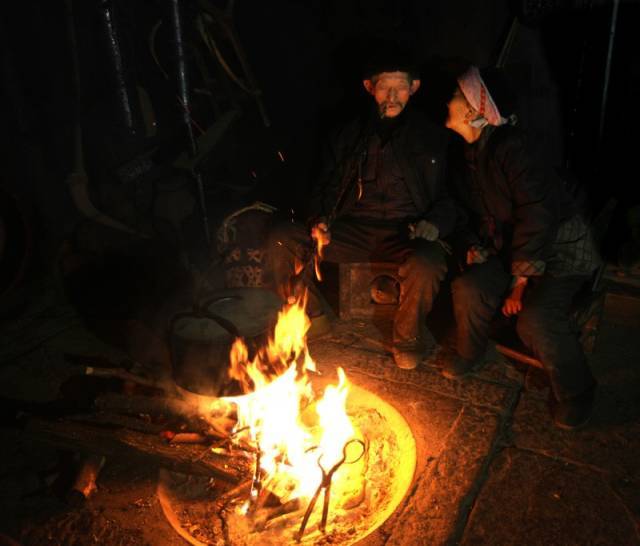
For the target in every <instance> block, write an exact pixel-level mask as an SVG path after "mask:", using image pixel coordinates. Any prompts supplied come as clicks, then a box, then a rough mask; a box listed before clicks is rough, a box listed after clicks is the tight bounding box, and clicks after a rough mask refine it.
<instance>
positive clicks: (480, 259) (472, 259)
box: [467, 245, 489, 265]
mask: <svg viewBox="0 0 640 546" xmlns="http://www.w3.org/2000/svg"><path fill="white" fill-rule="evenodd" d="M488 258H489V251H488V250H487V249H486V248H484V247H483V246H479V245H473V246H471V247H469V250H467V265H471V264H483V263H484V262H486V261H487V259H488Z"/></svg>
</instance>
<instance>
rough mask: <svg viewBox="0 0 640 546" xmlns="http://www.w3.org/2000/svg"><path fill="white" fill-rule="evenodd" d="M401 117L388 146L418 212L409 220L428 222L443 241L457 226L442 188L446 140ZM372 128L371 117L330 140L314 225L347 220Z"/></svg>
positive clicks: (430, 127) (422, 121) (425, 123)
mask: <svg viewBox="0 0 640 546" xmlns="http://www.w3.org/2000/svg"><path fill="white" fill-rule="evenodd" d="M401 115H402V116H403V119H402V120H401V122H400V123H398V126H397V128H396V129H395V130H394V131H393V132H392V133H391V139H390V145H391V146H393V153H394V158H395V159H396V161H397V162H398V164H399V166H400V170H401V172H402V176H403V178H404V182H405V184H406V185H407V190H408V192H409V194H410V195H411V197H412V200H413V202H414V205H415V207H416V210H417V211H418V216H417V217H416V218H412V219H411V220H419V219H424V220H427V221H429V222H431V223H432V224H434V225H435V226H436V227H437V228H438V230H439V231H440V237H446V236H447V235H448V234H449V233H451V231H452V230H453V228H454V226H455V206H454V203H453V200H452V199H451V198H450V197H449V195H448V193H447V191H446V189H445V187H444V184H445V172H444V167H445V151H446V145H447V134H446V132H445V131H444V130H442V129H441V128H439V127H438V126H436V125H434V124H433V123H431V122H430V121H429V120H428V119H427V118H426V117H425V116H424V115H422V114H421V113H420V112H418V111H416V110H409V109H407V110H406V111H405V112H403V113H402V114H401ZM375 123H376V120H375V117H370V118H368V119H366V118H365V119H359V120H355V121H353V122H351V123H349V124H347V125H346V126H344V127H342V128H341V129H339V130H338V131H337V132H336V133H335V134H334V135H333V137H332V138H331V139H330V142H329V145H328V149H327V150H326V152H325V158H324V162H323V170H322V172H321V175H320V177H319V179H318V181H317V183H316V185H315V187H314V192H313V195H312V202H311V218H312V219H317V218H319V217H324V218H328V217H330V216H335V217H342V216H348V214H349V211H350V210H351V208H352V207H353V205H354V203H355V202H356V200H357V198H358V196H357V194H358V189H357V185H356V183H355V181H356V179H357V177H358V169H359V167H360V168H362V166H363V162H364V160H365V159H366V150H367V140H368V137H369V136H370V135H371V134H372V132H373V131H374V130H375ZM345 187H346V191H343V188H345ZM341 197H342V198H341ZM338 200H340V203H338Z"/></svg>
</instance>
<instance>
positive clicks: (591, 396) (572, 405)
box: [551, 384, 596, 430]
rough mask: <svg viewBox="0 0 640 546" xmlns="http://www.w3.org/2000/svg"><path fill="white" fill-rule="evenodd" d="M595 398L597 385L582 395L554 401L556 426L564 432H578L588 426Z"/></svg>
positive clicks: (553, 413)
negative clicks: (577, 430)
mask: <svg viewBox="0 0 640 546" xmlns="http://www.w3.org/2000/svg"><path fill="white" fill-rule="evenodd" d="M595 396H596V385H595V384H594V385H592V386H591V387H589V388H588V389H587V390H586V391H584V392H583V393H582V394H579V395H577V396H574V397H572V398H569V399H567V400H561V401H556V400H554V401H553V403H552V405H551V416H552V417H553V422H554V424H555V425H556V426H557V427H558V428H561V429H564V430H576V429H578V428H580V427H583V426H584V425H586V424H587V423H588V422H589V419H591V415H592V414H593V402H594V400H595Z"/></svg>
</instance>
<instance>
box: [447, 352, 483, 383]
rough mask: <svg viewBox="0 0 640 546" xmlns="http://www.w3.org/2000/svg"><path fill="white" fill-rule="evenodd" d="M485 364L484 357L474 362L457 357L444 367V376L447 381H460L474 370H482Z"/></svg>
mask: <svg viewBox="0 0 640 546" xmlns="http://www.w3.org/2000/svg"><path fill="white" fill-rule="evenodd" d="M483 364H484V355H483V356H482V357H479V358H475V359H473V360H470V359H468V358H463V357H461V356H460V355H456V356H455V357H454V358H451V359H448V360H446V361H445V364H444V366H443V367H442V375H443V376H444V377H446V378H447V379H458V378H460V377H464V376H465V375H468V374H470V373H471V372H472V371H474V370H478V369H480V368H481V367H482V365H483Z"/></svg>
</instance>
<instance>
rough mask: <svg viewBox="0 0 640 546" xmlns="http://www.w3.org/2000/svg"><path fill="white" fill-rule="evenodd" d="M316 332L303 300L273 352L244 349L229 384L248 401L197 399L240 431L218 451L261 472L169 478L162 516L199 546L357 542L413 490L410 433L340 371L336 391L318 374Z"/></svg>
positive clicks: (283, 322) (161, 491)
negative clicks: (312, 340) (312, 342)
mask: <svg viewBox="0 0 640 546" xmlns="http://www.w3.org/2000/svg"><path fill="white" fill-rule="evenodd" d="M308 327H309V320H308V318H307V316H306V314H305V313H304V303H303V302H300V303H296V304H294V305H288V306H286V308H285V309H284V310H283V311H282V312H281V313H280V317H279V320H278V323H277V325H276V327H275V331H274V335H273V337H272V339H271V340H270V341H269V344H268V347H265V348H260V349H258V350H257V351H250V350H249V349H248V348H247V346H246V345H245V344H244V342H243V341H242V340H237V341H236V343H234V346H233V348H232V351H231V366H230V370H229V375H230V376H231V377H232V378H234V379H235V380H236V381H238V383H239V384H241V385H242V386H243V390H244V394H243V395H239V396H234V397H224V398H210V397H206V396H201V397H199V405H200V412H201V414H202V415H203V416H204V417H205V418H206V419H208V420H210V421H211V422H212V423H213V424H215V426H216V427H217V428H218V429H220V428H221V427H224V426H227V427H230V428H227V432H228V441H227V442H226V443H221V444H220V445H217V446H213V447H212V448H210V449H211V451H212V452H214V453H224V454H225V455H234V454H235V456H237V457H241V458H245V459H248V460H249V461H251V467H252V468H253V473H252V476H250V477H249V476H248V477H247V479H246V480H245V481H244V482H243V483H241V484H240V485H238V486H235V487H233V486H231V485H228V484H223V483H217V482H215V481H213V480H207V479H206V478H194V477H188V476H185V475H179V474H175V473H173V474H171V473H169V472H167V471H163V472H161V475H160V480H159V486H158V496H159V498H160V501H161V504H162V507H163V511H164V513H165V515H166V517H167V519H168V520H169V522H170V523H171V524H172V526H173V527H174V528H175V529H176V531H177V532H178V533H180V534H181V535H182V536H183V537H184V538H185V539H187V540H188V541H189V542H191V543H192V544H228V545H238V546H239V545H247V546H248V545H260V546H264V545H269V544H278V545H281V544H283V543H284V544H295V543H301V544H354V543H356V542H358V541H360V540H362V539H363V538H364V537H366V536H367V535H369V534H370V533H371V532H373V531H374V530H375V529H376V528H377V527H379V526H380V525H381V524H382V523H383V522H384V521H385V520H386V519H387V518H388V517H389V516H390V515H391V514H392V513H393V511H394V510H395V509H396V507H397V506H398V505H399V504H400V502H401V501H402V499H403V497H404V495H405V493H406V491H407V490H408V488H409V487H410V485H411V482H412V480H413V474H414V470H415V466H416V445H415V440H414V438H413V435H412V433H411V430H410V428H409V426H408V424H407V423H406V421H405V420H404V418H403V417H402V416H401V415H400V414H399V413H398V412H397V411H396V410H395V409H394V408H393V407H392V406H391V405H389V404H387V403H386V402H385V401H384V400H382V399H381V398H379V397H378V396H376V395H375V394H374V393H372V392H369V391H367V390H364V389H362V388H359V387H357V386H355V385H352V384H350V382H349V380H348V378H347V376H346V374H345V372H344V371H343V370H342V369H340V368H338V369H337V382H331V381H330V380H328V379H326V378H325V377H323V376H321V375H319V374H318V373H317V371H316V368H315V363H314V362H313V360H312V359H311V357H310V355H309V353H308V350H307V345H306V340H305V333H306V331H307V329H308ZM250 352H253V353H255V354H253V355H252V356H250ZM221 423H222V425H221Z"/></svg>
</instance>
